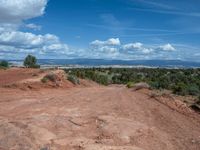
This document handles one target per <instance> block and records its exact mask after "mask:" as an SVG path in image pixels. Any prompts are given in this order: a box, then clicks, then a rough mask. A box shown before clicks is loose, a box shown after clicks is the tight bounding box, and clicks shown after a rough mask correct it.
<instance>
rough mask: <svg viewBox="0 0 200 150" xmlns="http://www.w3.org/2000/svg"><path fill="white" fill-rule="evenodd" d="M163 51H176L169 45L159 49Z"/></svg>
mask: <svg viewBox="0 0 200 150" xmlns="http://www.w3.org/2000/svg"><path fill="white" fill-rule="evenodd" d="M159 49H161V50H163V51H175V50H176V49H175V48H174V47H173V46H172V45H171V44H169V43H168V44H165V45H162V46H160V47H159Z"/></svg>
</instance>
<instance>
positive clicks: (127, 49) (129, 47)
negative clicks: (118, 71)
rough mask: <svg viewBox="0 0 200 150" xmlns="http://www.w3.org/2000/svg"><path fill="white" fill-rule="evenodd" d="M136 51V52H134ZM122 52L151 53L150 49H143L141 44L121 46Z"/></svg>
mask: <svg viewBox="0 0 200 150" xmlns="http://www.w3.org/2000/svg"><path fill="white" fill-rule="evenodd" d="M136 51H137V52H136ZM122 52H126V53H132V54H133V53H138V52H140V53H144V54H149V53H151V52H153V49H152V48H145V47H144V46H143V44H142V43H140V42H136V43H129V44H125V45H123V46H122Z"/></svg>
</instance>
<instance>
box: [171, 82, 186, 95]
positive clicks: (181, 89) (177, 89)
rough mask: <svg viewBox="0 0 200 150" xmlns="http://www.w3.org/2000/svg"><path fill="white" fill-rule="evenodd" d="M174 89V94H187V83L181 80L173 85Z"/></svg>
mask: <svg viewBox="0 0 200 150" xmlns="http://www.w3.org/2000/svg"><path fill="white" fill-rule="evenodd" d="M172 91H173V93H174V94H178V95H183V96H184V95H187V94H188V93H187V85H186V84H185V83H183V82H179V83H178V84H176V85H174V86H173V87H172Z"/></svg>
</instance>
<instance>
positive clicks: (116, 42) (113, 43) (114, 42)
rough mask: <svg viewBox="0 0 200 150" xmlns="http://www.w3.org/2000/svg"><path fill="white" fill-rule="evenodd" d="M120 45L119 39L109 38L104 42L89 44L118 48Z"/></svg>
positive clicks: (96, 41)
mask: <svg viewBox="0 0 200 150" xmlns="http://www.w3.org/2000/svg"><path fill="white" fill-rule="evenodd" d="M120 44H121V42H120V40H119V38H110V39H108V40H106V41H99V40H95V41H93V42H91V43H90V45H92V46H106V45H107V46H119V45H120Z"/></svg>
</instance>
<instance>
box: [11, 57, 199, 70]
mask: <svg viewBox="0 0 200 150" xmlns="http://www.w3.org/2000/svg"><path fill="white" fill-rule="evenodd" d="M9 62H11V63H13V64H22V60H9ZM38 63H39V64H40V65H61V66H65V65H80V66H89V67H90V66H91V67H93V66H97V67H98V66H113V65H119V66H147V67H169V68H175V67H177V68H191V67H200V62H189V61H181V60H104V59H39V60H38Z"/></svg>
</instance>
